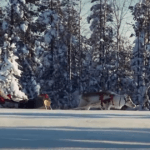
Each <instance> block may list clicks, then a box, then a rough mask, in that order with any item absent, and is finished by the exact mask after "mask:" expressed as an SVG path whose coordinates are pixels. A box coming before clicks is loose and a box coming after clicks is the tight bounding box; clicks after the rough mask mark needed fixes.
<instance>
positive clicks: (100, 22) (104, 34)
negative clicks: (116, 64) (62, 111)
mask: <svg viewBox="0 0 150 150" xmlns="http://www.w3.org/2000/svg"><path fill="white" fill-rule="evenodd" d="M91 2H92V3H93V6H92V7H91V11H92V13H91V15H90V16H89V17H88V22H89V23H90V22H91V25H90V29H91V31H92V34H91V38H90V39H91V43H92V45H91V46H92V47H93V52H92V54H93V61H94V62H93V65H94V66H92V67H93V69H94V70H95V73H94V74H93V76H94V77H95V80H96V81H97V83H96V82H95V83H96V84H97V90H101V89H103V90H108V89H109V86H108V84H106V83H107V80H108V79H109V70H108V69H109V65H110V64H109V61H107V60H109V59H110V58H108V56H109V52H110V51H109V50H110V46H111V43H112V42H113V40H112V38H113V32H112V28H111V27H110V26H109V23H110V22H112V21H113V18H112V9H111V5H110V4H109V2H108V1H107V0H92V1H91Z"/></svg>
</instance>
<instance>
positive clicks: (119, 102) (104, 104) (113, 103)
mask: <svg viewBox="0 0 150 150" xmlns="http://www.w3.org/2000/svg"><path fill="white" fill-rule="evenodd" d="M79 100H80V102H79V105H78V108H77V109H80V108H81V109H82V108H84V109H87V110H89V109H90V107H91V106H99V107H100V108H101V109H105V110H110V108H117V109H121V108H122V107H123V106H124V105H126V106H128V107H131V108H135V107H136V105H135V104H134V103H133V102H132V100H131V98H130V97H129V96H128V95H117V94H115V93H112V92H109V91H107V92H102V91H101V92H96V93H86V94H81V95H79Z"/></svg>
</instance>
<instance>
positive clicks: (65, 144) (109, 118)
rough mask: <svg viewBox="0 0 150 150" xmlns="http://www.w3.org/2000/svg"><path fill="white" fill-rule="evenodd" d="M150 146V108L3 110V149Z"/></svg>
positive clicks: (0, 123)
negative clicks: (121, 109)
mask: <svg viewBox="0 0 150 150" xmlns="http://www.w3.org/2000/svg"><path fill="white" fill-rule="evenodd" d="M109 148H112V150H115V149H118V148H120V149H125V148H127V149H130V148H136V149H137V148H142V149H146V148H150V111H114V110H111V111H100V110H99V111H96V110H95V111H85V110H83V111H81V110H52V111H51V110H47V111H46V110H39V109H34V110H23V109H22V110H21V109H0V149H44V150H45V149H52V150H56V149H57V150H59V149H61V150H76V149H78V150H79V149H82V150H83V149H84V150H92V149H103V150H106V149H109Z"/></svg>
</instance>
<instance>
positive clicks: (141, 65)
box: [130, 0, 150, 106]
mask: <svg viewBox="0 0 150 150" xmlns="http://www.w3.org/2000/svg"><path fill="white" fill-rule="evenodd" d="M130 9H131V10H132V14H133V16H134V20H135V21H136V23H135V25H134V30H135V33H136V40H135V47H134V49H133V59H132V69H133V71H134V78H135V83H136V85H137V86H136V90H135V92H134V100H135V101H136V103H137V104H139V105H140V106H143V103H144V102H145V94H146V90H147V88H148V86H149V85H150V76H149V74H150V69H149V64H150V46H149V45H150V38H149V37H150V22H149V19H150V15H149V14H150V2H149V0H142V1H140V2H139V3H136V5H135V6H134V7H130Z"/></svg>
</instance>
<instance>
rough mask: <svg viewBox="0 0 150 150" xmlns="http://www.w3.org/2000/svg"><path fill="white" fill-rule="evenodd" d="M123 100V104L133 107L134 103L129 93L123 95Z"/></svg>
mask: <svg viewBox="0 0 150 150" xmlns="http://www.w3.org/2000/svg"><path fill="white" fill-rule="evenodd" d="M124 100H125V105H126V106H128V107H131V108H135V107H136V105H135V104H134V103H133V102H132V100H131V98H130V96H129V95H125V96H124Z"/></svg>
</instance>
